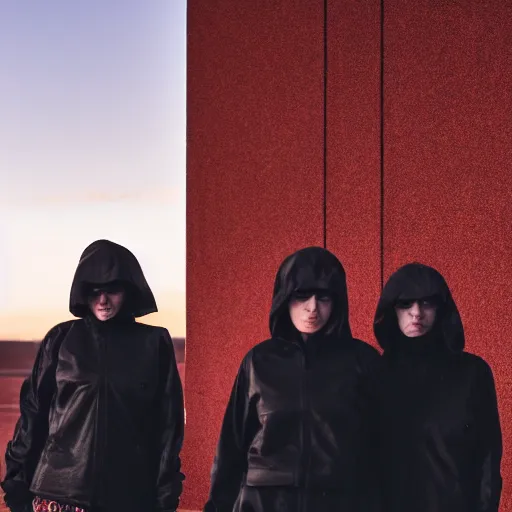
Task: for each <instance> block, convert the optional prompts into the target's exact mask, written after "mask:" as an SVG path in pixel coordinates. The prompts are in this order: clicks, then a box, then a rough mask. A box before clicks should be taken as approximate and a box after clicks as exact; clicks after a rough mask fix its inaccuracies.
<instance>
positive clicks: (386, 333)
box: [374, 263, 502, 512]
mask: <svg viewBox="0 0 512 512" xmlns="http://www.w3.org/2000/svg"><path fill="white" fill-rule="evenodd" d="M426 297H433V298H434V300H436V302H437V303H438V309H437V313H436V321H435V324H434V327H433V329H432V331H431V332H430V333H427V334H426V335H424V336H421V337H417V338H407V337H406V336H405V335H403V334H402V333H401V332H400V330H399V328H398V323H397V317H396V313H395V311H394V306H395V304H396V302H397V300H399V299H406V300H407V299H422V298H426ZM374 331H375V335H376V337H377V339H378V341H379V343H380V344H381V346H382V348H383V349H384V356H383V363H384V364H383V368H382V370H383V375H382V378H381V380H380V386H379V397H380V398H379V415H378V416H379V420H378V424H379V430H380V435H381V438H380V446H381V483H382V490H383V503H384V505H385V511H386V512H411V511H414V512H497V511H498V505H499V501H500V493H501V476H500V460H501V454H502V445H501V430H500V422H499V416H498V409H497V403H496V392H495V386H494V380H493V376H492V372H491V369H490V368H489V366H488V365H487V363H486V362H485V361H484V360H483V359H481V358H480V357H478V356H475V355H472V354H469V353H466V352H464V351H463V348H464V331H463V327H462V322H461V319H460V316H459V313H458V311H457V308H456V306H455V303H454V301H453V298H452V295H451V293H450V291H449V289H448V286H447V285H446V282H445V280H444V279H443V278H442V276H441V275H440V274H439V273H438V272H437V271H435V270H434V269H432V268H430V267H427V266H425V265H421V264H418V263H413V264H408V265H405V266H404V267H402V268H401V269H399V270H398V271H397V272H396V273H395V274H393V275H392V276H391V278H390V279H389V281H388V283H387V284H386V286H385V287H384V290H383V292H382V296H381V298H380V301H379V304H378V307H377V312H376V315H375V322H374Z"/></svg>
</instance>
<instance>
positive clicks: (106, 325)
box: [2, 240, 183, 512]
mask: <svg viewBox="0 0 512 512" xmlns="http://www.w3.org/2000/svg"><path fill="white" fill-rule="evenodd" d="M111 281H121V282H123V283H124V284H125V287H126V288H127V289H128V290H129V293H128V299H127V301H126V305H127V307H126V308H125V309H123V310H122V311H121V312H120V313H118V315H116V317H114V318H113V319H111V320H108V321H106V322H100V321H98V320H96V318H95V317H94V316H92V315H91V314H88V307H87V297H86V288H87V286H90V285H91V284H92V283H95V284H102V283H106V282H111ZM70 310H71V312H72V313H74V314H75V315H76V316H84V318H80V319H78V320H72V321H69V322H65V323H62V324H59V325H57V326H56V327H54V328H53V329H51V330H50V332H49V333H48V334H47V335H46V337H45V338H44V340H43V342H42V343H41V346H40V349H39V352H38V355H37V358H36V361H35V364H34V368H33V371H32V374H31V375H30V376H29V377H28V378H27V379H26V381H25V382H24V384H23V386H22V389H21V398H20V410H21V417H20V419H19V420H18V423H17V425H16V428H15V432H14V436H13V439H12V441H10V442H9V444H8V447H7V453H6V466H7V473H6V476H5V479H4V481H3V482H2V488H3V489H4V490H5V492H6V495H5V501H6V503H7V505H8V506H10V507H16V505H17V504H22V503H24V502H27V501H28V500H30V499H31V498H32V496H33V495H39V496H42V497H47V498H51V499H55V500H57V501H62V502H63V503H69V504H75V505H78V506H82V507H85V508H87V507H90V506H92V507H94V506H101V507H104V508H106V509H108V510H112V511H117V510H119V511H133V512H140V511H142V510H144V511H146V510H147V511H151V510H155V511H173V510H175V509H176V508H177V506H178V499H179V496H180V493H181V489H182V480H183V475H182V474H181V473H180V459H179V452H180V449H181V445H182V439H183V398H182V388H181V383H180V378H179V374H178V370H177V366H176V360H175V355H174V349H173V345H172V341H171V338H170V336H169V333H168V332H167V330H166V329H164V328H161V327H152V326H148V325H144V324H140V323H136V322H135V321H134V317H135V316H141V315H143V314H146V313H150V312H152V311H156V305H155V302H154V298H153V295H152V293H151V290H150V289H149V286H148V285H147V283H146V281H145V279H144V276H143V274H142V270H141V269H140V266H139V264H138V262H137V260H136V259H135V257H134V256H133V255H132V254H131V253H130V252H129V251H127V250H126V249H125V248H123V247H121V246H119V245H117V244H113V243H112V242H108V241H105V240H101V241H98V242H95V243H93V244H92V245H91V246H89V247H88V248H87V249H86V250H85V252H84V254H83V255H82V257H81V259H80V263H79V266H78V269H77V271H76V274H75V279H74V281H73V286H72V291H71V298H70Z"/></svg>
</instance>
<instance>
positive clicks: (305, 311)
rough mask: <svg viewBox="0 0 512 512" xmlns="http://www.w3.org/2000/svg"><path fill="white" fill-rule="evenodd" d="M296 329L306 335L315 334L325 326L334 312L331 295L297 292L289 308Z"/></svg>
mask: <svg viewBox="0 0 512 512" xmlns="http://www.w3.org/2000/svg"><path fill="white" fill-rule="evenodd" d="M288 310H289V312H290V318H291V320H292V323H293V325H294V326H295V328H296V329H297V330H298V331H299V332H300V333H302V335H303V337H305V336H304V335H306V336H307V335H308V334H313V333H315V332H317V331H319V330H320V329H322V327H324V326H325V324H326V323H327V321H328V320H329V317H330V316H331V311H332V299H331V297H330V295H328V294H326V293H322V292H300V291H299V292H296V293H294V294H293V296H292V298H291V300H290V304H289V308H288Z"/></svg>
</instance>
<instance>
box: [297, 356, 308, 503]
mask: <svg viewBox="0 0 512 512" xmlns="http://www.w3.org/2000/svg"><path fill="white" fill-rule="evenodd" d="M301 351H302V377H301V388H302V389H301V407H302V428H301V438H302V439H301V445H302V446H301V447H302V450H301V457H300V463H299V464H300V466H299V482H298V483H299V502H300V503H299V510H300V509H301V508H302V506H301V503H302V501H303V500H302V495H303V490H304V489H305V488H306V487H307V484H308V482H307V480H308V478H307V474H308V468H309V462H310V457H311V424H310V397H309V387H308V386H309V375H308V374H309V366H310V365H309V360H308V355H307V349H306V348H305V347H301Z"/></svg>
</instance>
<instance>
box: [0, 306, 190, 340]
mask: <svg viewBox="0 0 512 512" xmlns="http://www.w3.org/2000/svg"><path fill="white" fill-rule="evenodd" d="M73 319H76V317H74V316H73V315H72V314H71V313H69V312H62V311H59V310H48V311H38V312H28V313H13V314H0V341H20V342H23V341H41V340H42V339H43V338H44V336H45V335H46V333H47V332H48V331H49V330H50V329H51V328H52V327H54V326H55V325H57V324H59V323H61V322H65V321H67V320H73ZM137 321H138V322H140V323H143V324H148V325H157V326H161V327H165V328H166V329H167V330H168V331H169V333H170V334H171V336H172V337H176V338H184V337H185V334H186V325H185V300H184V298H183V301H180V302H179V303H177V304H176V303H174V304H173V305H172V306H167V307H163V308H161V309H160V311H158V312H156V313H151V314H150V315H146V316H143V317H140V318H138V319H137Z"/></svg>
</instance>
